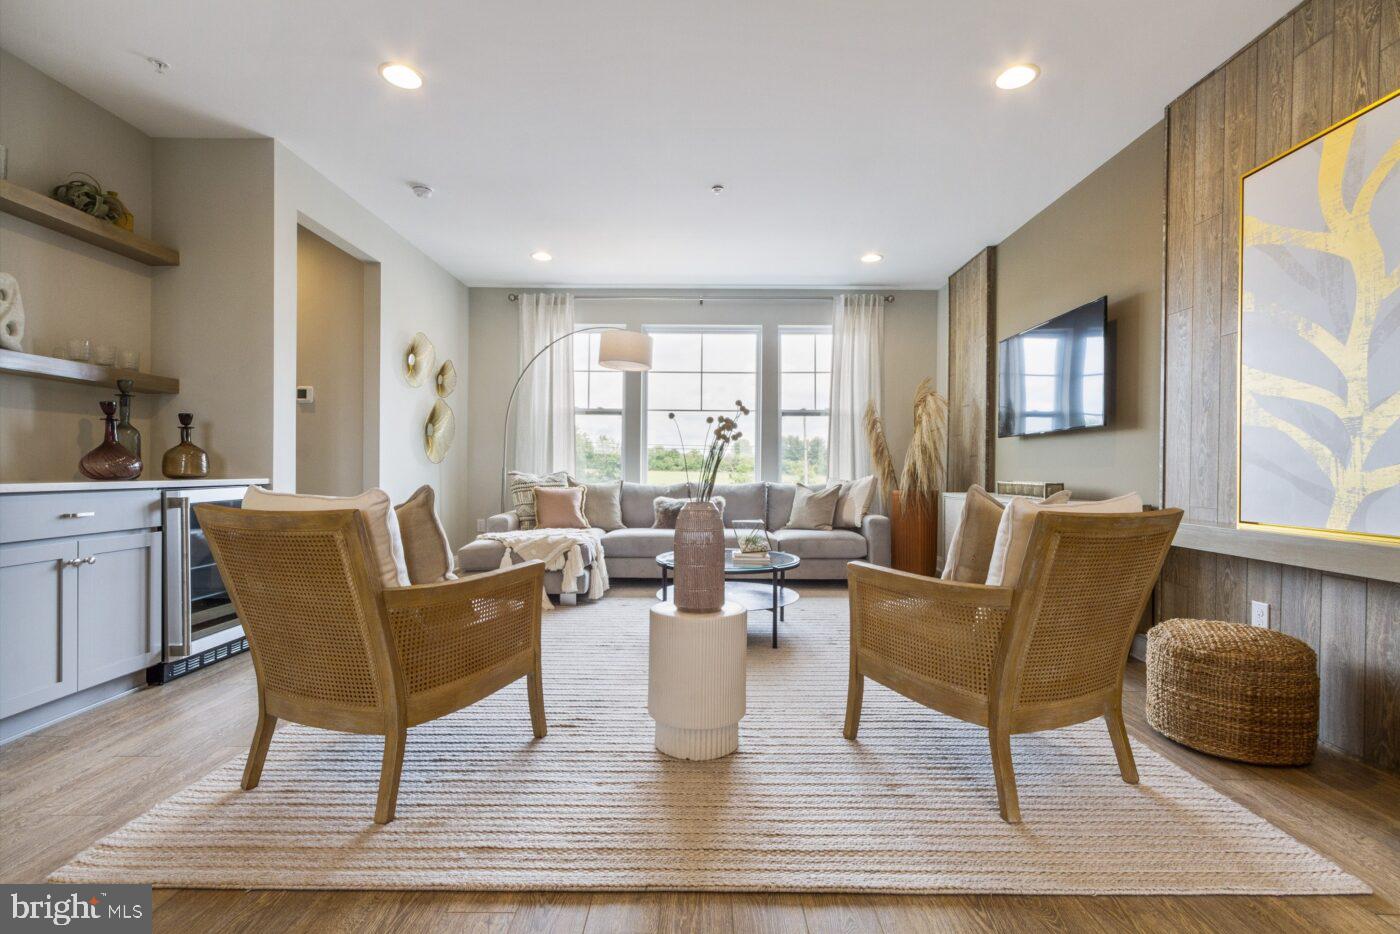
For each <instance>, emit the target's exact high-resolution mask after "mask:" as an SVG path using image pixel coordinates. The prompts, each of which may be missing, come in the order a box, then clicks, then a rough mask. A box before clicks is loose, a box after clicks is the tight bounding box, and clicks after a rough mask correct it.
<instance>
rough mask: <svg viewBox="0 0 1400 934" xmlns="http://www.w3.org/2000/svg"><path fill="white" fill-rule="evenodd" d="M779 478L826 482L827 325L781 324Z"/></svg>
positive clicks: (828, 403)
mask: <svg viewBox="0 0 1400 934" xmlns="http://www.w3.org/2000/svg"><path fill="white" fill-rule="evenodd" d="M780 337H781V340H782V360H783V373H782V378H783V388H782V394H783V395H782V403H783V405H782V412H783V437H782V479H783V482H784V483H825V482H826V438H827V426H828V424H829V423H830V422H831V328H783V329H782V331H781V334H780Z"/></svg>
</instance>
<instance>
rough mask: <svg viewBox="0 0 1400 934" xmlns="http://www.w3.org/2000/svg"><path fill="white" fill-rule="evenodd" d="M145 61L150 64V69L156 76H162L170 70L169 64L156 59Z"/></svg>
mask: <svg viewBox="0 0 1400 934" xmlns="http://www.w3.org/2000/svg"><path fill="white" fill-rule="evenodd" d="M146 61H147V62H149V63H150V65H151V68H152V69H154V70H155V73H156V74H158V75H163V74H165V73H166V72H167V71H169V70H170V63H169V62H165V61H161V60H160V59H158V58H147V59H146Z"/></svg>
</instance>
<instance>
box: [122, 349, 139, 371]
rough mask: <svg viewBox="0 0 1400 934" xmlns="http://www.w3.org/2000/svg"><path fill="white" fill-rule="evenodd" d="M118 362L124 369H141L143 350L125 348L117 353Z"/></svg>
mask: <svg viewBox="0 0 1400 934" xmlns="http://www.w3.org/2000/svg"><path fill="white" fill-rule="evenodd" d="M117 363H118V364H119V365H120V366H121V368H122V369H123V370H139V369H141V351H139V350H123V351H122V352H120V353H119V354H117Z"/></svg>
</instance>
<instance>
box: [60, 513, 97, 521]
mask: <svg viewBox="0 0 1400 934" xmlns="http://www.w3.org/2000/svg"><path fill="white" fill-rule="evenodd" d="M95 515H97V513H95V512H61V513H59V514H58V517H59V518H60V519H91V518H92V517H93V516H95Z"/></svg>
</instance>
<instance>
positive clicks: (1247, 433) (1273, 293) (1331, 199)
mask: <svg viewBox="0 0 1400 934" xmlns="http://www.w3.org/2000/svg"><path fill="white" fill-rule="evenodd" d="M1397 164H1400V92H1396V93H1395V94H1391V95H1390V96H1389V97H1386V98H1384V99H1382V100H1381V101H1379V102H1377V103H1376V104H1374V105H1372V106H1370V107H1368V108H1366V109H1365V110H1362V111H1360V112H1358V113H1356V114H1353V115H1352V116H1350V117H1348V118H1347V119H1345V120H1343V121H1342V122H1340V123H1338V124H1337V125H1336V126H1333V127H1331V128H1330V129H1327V130H1324V131H1323V132H1322V133H1320V134H1318V135H1317V136H1315V137H1313V138H1312V139H1310V140H1306V141H1304V142H1303V143H1301V144H1299V145H1298V146H1297V147H1295V148H1294V149H1292V150H1290V151H1289V152H1286V153H1284V154H1283V155H1281V156H1279V157H1278V158H1276V159H1273V160H1271V161H1269V162H1267V163H1265V164H1264V165H1262V166H1260V167H1258V168H1256V169H1254V170H1252V171H1250V172H1248V173H1246V174H1245V175H1244V176H1243V177H1242V178H1241V180H1240V197H1241V211H1240V220H1241V224H1240V359H1239V366H1240V371H1239V374H1240V379H1239V405H1240V438H1239V443H1240V451H1239V453H1240V459H1239V464H1240V473H1239V519H1240V522H1241V523H1247V524H1258V525H1269V526H1284V527H1289V528H1295V529H1309V530H1319V531H1328V532H1339V533H1346V534H1351V535H1361V536H1370V537H1379V538H1385V539H1390V540H1395V539H1400V169H1398V168H1397Z"/></svg>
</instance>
